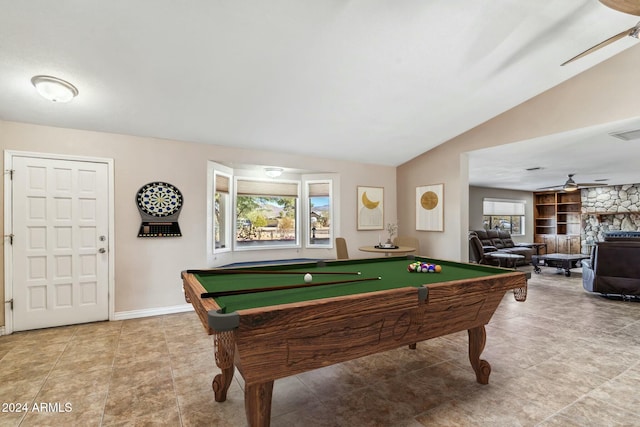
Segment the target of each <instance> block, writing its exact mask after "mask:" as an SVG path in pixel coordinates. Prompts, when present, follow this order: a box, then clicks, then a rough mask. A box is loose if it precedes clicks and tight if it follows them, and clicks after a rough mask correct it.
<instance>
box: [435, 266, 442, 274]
mask: <svg viewBox="0 0 640 427" xmlns="http://www.w3.org/2000/svg"><path fill="white" fill-rule="evenodd" d="M441 271H442V266H440V265H439V264H436V268H435V272H436V273H440V272H441Z"/></svg>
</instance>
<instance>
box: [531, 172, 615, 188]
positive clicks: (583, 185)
mask: <svg viewBox="0 0 640 427" xmlns="http://www.w3.org/2000/svg"><path fill="white" fill-rule="evenodd" d="M574 175H575V174H574V173H570V174H569V175H568V177H569V178H568V179H567V181H566V182H565V183H564V184H559V185H552V186H550V187H542V188H538V190H564V191H576V190H579V189H581V188H588V187H603V186H604V185H605V184H603V183H596V182H591V183H577V182H575V181H574V180H573V176H574Z"/></svg>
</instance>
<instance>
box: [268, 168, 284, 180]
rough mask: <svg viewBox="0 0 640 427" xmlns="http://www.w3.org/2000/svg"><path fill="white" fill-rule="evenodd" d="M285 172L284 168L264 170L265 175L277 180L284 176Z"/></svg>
mask: <svg viewBox="0 0 640 427" xmlns="http://www.w3.org/2000/svg"><path fill="white" fill-rule="evenodd" d="M283 170H284V169H282V168H264V174H265V175H267V176H268V177H269V178H277V177H279V176H280V175H282V172H283Z"/></svg>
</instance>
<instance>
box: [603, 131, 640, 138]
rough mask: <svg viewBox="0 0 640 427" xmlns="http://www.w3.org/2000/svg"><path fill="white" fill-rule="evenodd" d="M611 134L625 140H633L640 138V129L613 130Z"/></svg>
mask: <svg viewBox="0 0 640 427" xmlns="http://www.w3.org/2000/svg"><path fill="white" fill-rule="evenodd" d="M609 135H610V136H612V137H614V138H618V139H621V140H623V141H633V140H634V139H640V129H634V130H626V131H623V132H612V133H610V134H609Z"/></svg>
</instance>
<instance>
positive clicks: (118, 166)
mask: <svg viewBox="0 0 640 427" xmlns="http://www.w3.org/2000/svg"><path fill="white" fill-rule="evenodd" d="M0 148H1V149H2V150H3V151H4V150H18V151H30V152H38V153H55V154H70V155H74V156H92V157H105V158H111V159H114V168H115V173H114V175H115V242H114V244H112V245H111V250H115V311H116V313H118V312H126V311H133V310H144V309H151V308H162V307H171V306H178V305H181V304H184V303H185V301H184V298H183V294H182V290H181V280H180V271H182V270H184V269H187V268H204V267H208V265H207V261H206V231H207V227H206V218H207V212H206V202H207V161H208V160H214V161H219V162H241V163H249V164H251V163H254V164H260V165H275V166H281V167H285V168H286V167H290V168H297V169H307V170H317V171H322V172H335V173H337V174H339V183H340V192H339V194H338V195H337V197H338V199H337V200H336V206H339V207H340V211H341V215H340V234H341V235H342V236H344V237H346V238H347V241H348V243H349V251H350V255H351V256H352V257H364V256H365V254H364V253H361V252H359V251H358V250H357V248H358V246H362V245H369V244H373V243H375V242H377V238H378V234H379V233H378V232H377V231H376V232H372V231H368V232H364V231H360V232H359V231H357V230H356V187H357V186H358V185H367V186H376V187H384V189H385V200H384V205H385V212H384V214H385V220H387V221H395V218H396V194H395V189H396V175H395V168H394V167H387V166H376V165H369V164H360V163H353V162H345V161H339V160H334V159H323V158H313V157H305V156H297V155H289V154H283V153H269V152H255V151H253V150H241V149H234V148H226V147H221V146H215V145H208V144H193V143H185V142H178V141H169V140H162V139H154V138H140V137H134V136H126V135H116V134H108V133H100V132H87V131H80V130H72V129H61V128H53V127H46V126H36V125H30V124H23V123H15V122H3V121H0ZM158 180H160V181H166V182H169V183H172V184H174V185H176V186H177V187H178V188H179V189H180V191H181V192H182V193H183V196H184V199H185V203H184V207H183V209H182V211H181V214H180V221H179V222H180V228H181V230H182V233H183V237H180V238H164V239H149V238H138V237H136V236H137V233H138V227H139V226H140V215H139V213H138V210H137V208H136V203H135V194H136V192H137V191H138V189H139V188H140V187H141V186H142V185H144V184H146V183H148V182H150V181H158ZM3 191H4V189H3ZM0 212H1V213H0V215H3V213H4V206H3V207H2V209H0ZM3 221H4V219H3ZM4 233H5V234H7V233H8V231H7V230H4ZM300 257H313V258H335V250H329V249H316V250H304V249H301V250H274V251H269V252H265V251H261V252H256V251H251V252H245V253H242V254H235V255H233V254H230V255H227V256H224V257H220V258H219V259H218V260H216V263H217V264H216V265H222V264H226V263H231V262H236V261H245V260H250V259H285V258H300ZM3 259H4V258H3V256H0V260H2V261H0V262H2V270H3V272H2V274H4V261H3ZM0 296H1V297H2V298H1V300H2V301H4V286H3V287H0ZM2 310H4V305H3V307H2ZM2 310H0V325H3V324H4V319H5V317H4V312H2Z"/></svg>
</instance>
